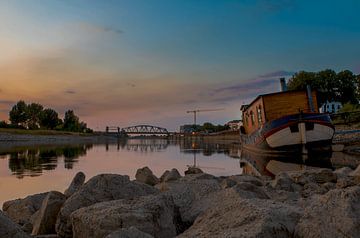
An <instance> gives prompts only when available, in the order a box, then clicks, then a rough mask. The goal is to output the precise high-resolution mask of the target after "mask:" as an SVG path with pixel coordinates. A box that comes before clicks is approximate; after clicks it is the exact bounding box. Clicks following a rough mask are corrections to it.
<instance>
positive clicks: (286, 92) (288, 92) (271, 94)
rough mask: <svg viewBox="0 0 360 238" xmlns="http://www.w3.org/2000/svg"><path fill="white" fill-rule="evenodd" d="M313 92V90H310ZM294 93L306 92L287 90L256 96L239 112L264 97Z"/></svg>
mask: <svg viewBox="0 0 360 238" xmlns="http://www.w3.org/2000/svg"><path fill="white" fill-rule="evenodd" d="M312 91H314V90H312ZM296 92H306V90H301V89H300V90H289V91H285V92H275V93H266V94H260V95H259V96H257V97H256V98H255V99H254V100H253V101H252V102H251V103H249V104H246V105H242V106H241V108H240V110H241V111H246V110H247V109H248V108H249V107H250V106H251V105H252V104H253V103H254V102H256V101H257V100H258V99H259V98H262V97H266V96H273V95H277V94H278V95H281V94H291V93H296Z"/></svg>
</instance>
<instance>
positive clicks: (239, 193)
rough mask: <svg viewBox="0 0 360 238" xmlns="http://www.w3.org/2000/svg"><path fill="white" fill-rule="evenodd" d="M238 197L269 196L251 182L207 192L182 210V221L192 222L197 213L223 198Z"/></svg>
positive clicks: (199, 213) (202, 211)
mask: <svg viewBox="0 0 360 238" xmlns="http://www.w3.org/2000/svg"><path fill="white" fill-rule="evenodd" d="M238 198H243V199H255V198H258V199H269V196H268V195H267V194H266V193H265V190H264V189H263V188H262V187H259V186H255V185H254V184H251V183H245V182H243V183H239V184H237V185H235V186H233V187H231V188H227V189H222V190H220V191H216V192H213V193H209V194H207V195H206V196H203V197H202V198H200V199H196V200H195V201H193V203H192V204H191V206H190V207H189V208H188V209H186V210H185V211H183V213H182V217H183V221H184V222H185V224H192V223H193V222H194V221H195V219H196V218H197V217H198V216H199V215H201V214H202V213H204V212H205V211H206V210H207V209H209V208H212V207H216V206H218V205H219V204H221V203H222V202H223V200H224V199H229V200H230V199H234V200H236V199H238Z"/></svg>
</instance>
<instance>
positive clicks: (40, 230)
mask: <svg viewBox="0 0 360 238" xmlns="http://www.w3.org/2000/svg"><path fill="white" fill-rule="evenodd" d="M65 200H66V197H65V195H64V194H62V193H60V192H57V191H51V192H49V193H48V195H47V196H46V198H45V199H44V201H43V202H42V206H41V208H40V210H39V214H38V215H37V218H36V219H35V222H34V224H33V230H32V235H44V234H54V233H55V223H56V218H57V215H58V213H59V211H60V208H61V206H62V205H63V204H64V202H65Z"/></svg>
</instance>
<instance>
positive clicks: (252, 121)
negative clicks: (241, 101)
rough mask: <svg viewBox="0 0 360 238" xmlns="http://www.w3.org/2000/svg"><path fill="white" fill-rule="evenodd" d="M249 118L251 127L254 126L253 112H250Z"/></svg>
mask: <svg viewBox="0 0 360 238" xmlns="http://www.w3.org/2000/svg"><path fill="white" fill-rule="evenodd" d="M250 117H251V125H254V124H255V115H254V112H253V111H251V112H250Z"/></svg>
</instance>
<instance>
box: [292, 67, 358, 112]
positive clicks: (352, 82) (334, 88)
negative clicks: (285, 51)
mask: <svg viewBox="0 0 360 238" xmlns="http://www.w3.org/2000/svg"><path fill="white" fill-rule="evenodd" d="M359 83H360V82H359V80H357V79H356V75H354V74H353V73H352V72H351V71H349V70H344V71H341V72H339V73H336V72H335V71H334V70H331V69H327V70H322V71H319V72H305V71H300V72H298V73H296V74H295V75H294V76H293V77H292V78H291V79H290V80H289V82H288V88H289V90H300V89H301V90H304V89H306V86H307V85H310V87H311V88H312V89H316V90H317V91H318V103H319V105H321V104H323V103H325V102H326V101H329V102H330V101H339V102H341V103H343V104H344V103H347V102H352V103H354V102H356V101H357V92H356V90H357V88H358V87H359Z"/></svg>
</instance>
